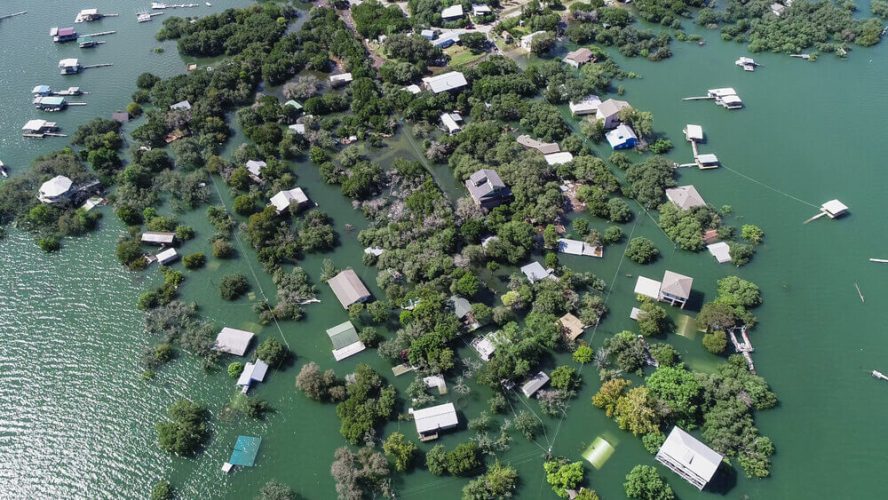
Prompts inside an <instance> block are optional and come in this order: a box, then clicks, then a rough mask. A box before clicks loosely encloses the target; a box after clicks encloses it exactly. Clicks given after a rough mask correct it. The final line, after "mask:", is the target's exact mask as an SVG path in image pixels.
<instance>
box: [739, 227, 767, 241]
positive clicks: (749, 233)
mask: <svg viewBox="0 0 888 500" xmlns="http://www.w3.org/2000/svg"><path fill="white" fill-rule="evenodd" d="M740 236H742V237H743V239H744V240H747V241H749V242H750V243H752V244H753V245H758V244H759V243H761V242H762V241H764V239H765V232H764V231H762V228H760V227H758V226H756V225H753V224H743V225H742V226H741V227H740Z"/></svg>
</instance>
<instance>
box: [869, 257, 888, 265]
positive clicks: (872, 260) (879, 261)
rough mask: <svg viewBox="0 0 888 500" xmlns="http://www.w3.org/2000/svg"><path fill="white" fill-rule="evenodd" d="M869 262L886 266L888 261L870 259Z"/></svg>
mask: <svg viewBox="0 0 888 500" xmlns="http://www.w3.org/2000/svg"><path fill="white" fill-rule="evenodd" d="M869 261H870V262H878V263H879V264H888V259H874V258H872V257H870V260H869Z"/></svg>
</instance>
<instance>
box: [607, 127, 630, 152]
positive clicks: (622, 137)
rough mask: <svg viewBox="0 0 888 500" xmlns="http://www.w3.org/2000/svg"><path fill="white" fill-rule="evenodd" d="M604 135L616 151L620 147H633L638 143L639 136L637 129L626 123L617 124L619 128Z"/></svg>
mask: <svg viewBox="0 0 888 500" xmlns="http://www.w3.org/2000/svg"><path fill="white" fill-rule="evenodd" d="M604 136H605V138H606V139H607V143H608V144H610V147H611V149H613V150H615V151H616V150H620V149H632V148H634V147H635V145H636V144H638V136H636V135H635V131H634V130H632V127H630V126H629V125H626V124H625V123H621V124H619V125H617V128H615V129H613V130H611V131H610V132H608V133H607V134H605V135H604Z"/></svg>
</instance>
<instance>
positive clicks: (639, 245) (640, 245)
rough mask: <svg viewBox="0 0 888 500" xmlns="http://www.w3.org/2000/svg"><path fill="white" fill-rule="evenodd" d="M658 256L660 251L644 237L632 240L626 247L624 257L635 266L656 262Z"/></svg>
mask: <svg viewBox="0 0 888 500" xmlns="http://www.w3.org/2000/svg"><path fill="white" fill-rule="evenodd" d="M659 255H660V250H658V249H657V247H655V246H654V243H653V242H652V241H651V240H649V239H647V238H644V237H638V238H632V240H631V241H629V246H627V247H626V257H628V258H629V260H631V261H632V262H635V263H637V264H649V263H651V262H653V261H655V260H657V256H659Z"/></svg>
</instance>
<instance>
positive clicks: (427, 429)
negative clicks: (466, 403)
mask: <svg viewBox="0 0 888 500" xmlns="http://www.w3.org/2000/svg"><path fill="white" fill-rule="evenodd" d="M409 412H410V413H412V414H413V421H414V423H416V433H417V434H419V440H420V441H433V440H435V439H438V433H439V432H441V431H446V430H448V429H453V428H454V427H456V426H457V425H459V416H458V415H457V414H456V407H455V406H453V403H445V404H442V405H438V406H432V407H429V408H423V409H421V410H414V409H413V408H411V409H410V411H409Z"/></svg>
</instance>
